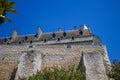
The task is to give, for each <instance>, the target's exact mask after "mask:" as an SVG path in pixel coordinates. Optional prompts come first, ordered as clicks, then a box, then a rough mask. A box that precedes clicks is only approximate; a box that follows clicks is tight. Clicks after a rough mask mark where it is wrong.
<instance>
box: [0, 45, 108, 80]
mask: <svg viewBox="0 0 120 80" xmlns="http://www.w3.org/2000/svg"><path fill="white" fill-rule="evenodd" d="M34 46H35V47H34V49H33V50H34V51H38V52H40V53H42V69H44V68H48V67H58V68H61V67H67V66H69V65H76V67H78V66H79V64H80V62H81V57H82V52H94V53H101V54H102V56H103V62H104V66H105V69H106V71H107V69H108V70H109V59H108V57H107V54H106V50H105V46H97V45H96V46H95V45H79V46H78V45H71V46H70V47H67V45H37V44H36V45H34ZM27 50H28V45H19V46H17V45H0V80H10V79H13V77H15V73H16V69H17V67H18V63H19V58H20V56H21V55H22V53H23V52H25V51H27Z"/></svg>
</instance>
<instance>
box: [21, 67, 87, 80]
mask: <svg viewBox="0 0 120 80" xmlns="http://www.w3.org/2000/svg"><path fill="white" fill-rule="evenodd" d="M21 80H85V77H84V73H82V72H81V71H80V69H76V68H75V67H74V66H71V67H68V69H65V68H62V69H57V68H54V69H48V68H47V69H44V70H43V71H40V72H38V73H37V74H36V75H33V76H30V77H29V78H28V79H27V78H26V79H25V78H24V79H21Z"/></svg>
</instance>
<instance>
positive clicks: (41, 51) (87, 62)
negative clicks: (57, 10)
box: [0, 25, 110, 80]
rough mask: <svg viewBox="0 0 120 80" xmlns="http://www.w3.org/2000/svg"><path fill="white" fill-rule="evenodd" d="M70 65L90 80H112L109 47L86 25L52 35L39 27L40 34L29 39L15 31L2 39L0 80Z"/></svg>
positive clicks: (10, 79)
mask: <svg viewBox="0 0 120 80" xmlns="http://www.w3.org/2000/svg"><path fill="white" fill-rule="evenodd" d="M31 48H32V49H31ZM30 52H32V54H29V53H30ZM69 65H75V66H76V67H83V69H84V71H85V74H86V80H110V79H109V78H108V76H107V73H108V72H109V70H110V61H109V58H108V54H107V49H106V46H105V45H103V44H102V43H101V40H100V38H99V37H98V36H96V35H94V34H93V33H91V31H90V29H89V28H88V27H87V26H86V25H81V27H80V29H79V30H78V29H77V27H76V26H74V29H73V30H69V31H62V30H61V29H60V28H59V29H58V31H57V32H49V33H43V32H42V30H41V28H40V27H39V28H38V32H37V34H34V35H25V36H19V35H18V33H17V31H16V30H14V31H13V34H12V36H11V37H6V38H1V39H0V80H13V79H15V80H19V79H20V78H22V77H28V76H30V75H32V74H35V73H36V72H37V70H42V69H44V68H50V67H58V68H61V67H67V66H69Z"/></svg>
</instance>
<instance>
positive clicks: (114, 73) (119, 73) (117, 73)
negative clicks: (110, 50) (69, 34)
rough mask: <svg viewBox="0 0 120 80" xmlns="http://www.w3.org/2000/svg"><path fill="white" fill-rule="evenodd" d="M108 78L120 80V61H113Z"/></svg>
mask: <svg viewBox="0 0 120 80" xmlns="http://www.w3.org/2000/svg"><path fill="white" fill-rule="evenodd" d="M108 76H109V77H110V78H113V79H114V80H120V61H119V60H116V59H115V60H113V62H112V69H111V71H110V72H109V74H108Z"/></svg>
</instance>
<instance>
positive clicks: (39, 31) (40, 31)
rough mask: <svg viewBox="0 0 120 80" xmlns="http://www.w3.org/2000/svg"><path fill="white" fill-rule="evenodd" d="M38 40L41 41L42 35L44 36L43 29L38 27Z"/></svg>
mask: <svg viewBox="0 0 120 80" xmlns="http://www.w3.org/2000/svg"><path fill="white" fill-rule="evenodd" d="M37 34H38V35H37V38H38V39H40V37H41V35H42V29H41V28H40V27H38V33H37Z"/></svg>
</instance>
